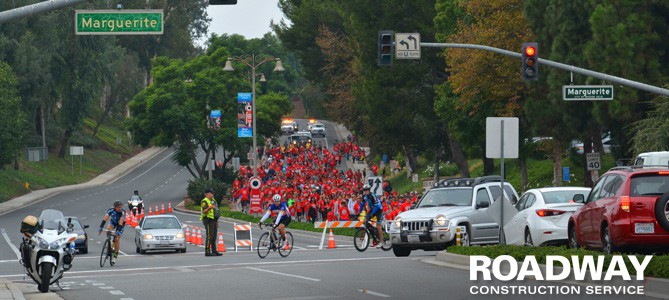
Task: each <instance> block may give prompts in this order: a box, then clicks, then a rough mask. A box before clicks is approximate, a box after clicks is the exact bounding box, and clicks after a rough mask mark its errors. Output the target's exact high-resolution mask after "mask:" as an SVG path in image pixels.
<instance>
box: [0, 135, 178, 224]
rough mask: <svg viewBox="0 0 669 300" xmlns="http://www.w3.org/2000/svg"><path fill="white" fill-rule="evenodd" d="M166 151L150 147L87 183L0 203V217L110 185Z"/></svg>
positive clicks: (50, 189)
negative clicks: (64, 194)
mask: <svg viewBox="0 0 669 300" xmlns="http://www.w3.org/2000/svg"><path fill="white" fill-rule="evenodd" d="M166 149H167V148H157V147H151V148H149V149H147V150H144V151H142V152H141V153H139V154H137V155H135V156H133V157H131V158H129V159H127V160H126V161H124V162H122V163H121V164H119V165H118V166H116V167H114V168H112V169H111V170H109V171H107V172H105V173H103V174H100V175H98V176H97V177H95V178H93V179H91V180H89V181H88V182H84V183H78V184H73V185H66V186H59V187H54V188H49V189H43V190H36V191H32V192H30V193H28V194H25V195H22V196H19V197H16V198H13V199H10V200H7V201H5V202H2V203H0V216H2V215H4V214H7V213H10V212H13V211H15V210H17V209H20V208H23V207H25V206H26V204H27V203H30V204H34V203H37V202H41V201H44V200H46V199H48V198H49V197H51V196H54V195H57V194H60V193H62V192H68V191H74V190H79V189H84V188H88V187H94V186H100V185H105V184H111V183H113V182H114V181H116V180H117V179H119V178H121V177H123V176H124V175H126V174H128V173H130V172H131V171H133V170H134V169H136V168H137V167H139V166H140V165H141V164H142V163H144V162H146V161H148V160H150V159H152V158H154V157H156V156H157V155H158V154H160V153H162V152H163V151H165V150H166Z"/></svg>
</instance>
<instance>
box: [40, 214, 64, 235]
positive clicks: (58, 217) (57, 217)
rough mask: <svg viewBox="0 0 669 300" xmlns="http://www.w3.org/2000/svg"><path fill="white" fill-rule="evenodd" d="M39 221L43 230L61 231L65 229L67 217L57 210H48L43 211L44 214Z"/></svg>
mask: <svg viewBox="0 0 669 300" xmlns="http://www.w3.org/2000/svg"><path fill="white" fill-rule="evenodd" d="M39 220H40V221H41V222H42V228H43V229H48V230H59V231H60V230H61V229H64V228H65V227H64V226H65V224H67V222H66V221H65V216H63V213H62V212H60V211H58V210H55V209H47V210H44V211H42V214H41V215H40V216H39Z"/></svg>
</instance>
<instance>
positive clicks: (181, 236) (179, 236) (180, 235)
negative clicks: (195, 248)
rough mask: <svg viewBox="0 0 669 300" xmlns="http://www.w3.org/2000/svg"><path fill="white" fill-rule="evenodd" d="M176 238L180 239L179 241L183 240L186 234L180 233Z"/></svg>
mask: <svg viewBox="0 0 669 300" xmlns="http://www.w3.org/2000/svg"><path fill="white" fill-rule="evenodd" d="M175 237H176V238H178V239H183V238H184V234H183V233H181V232H179V233H177V235H176V236H175Z"/></svg>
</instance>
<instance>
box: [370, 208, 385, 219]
mask: <svg viewBox="0 0 669 300" xmlns="http://www.w3.org/2000/svg"><path fill="white" fill-rule="evenodd" d="M374 217H376V221H380V220H383V210H381V209H379V210H377V211H376V212H375V213H374V214H373V215H369V219H370V220H372V219H374Z"/></svg>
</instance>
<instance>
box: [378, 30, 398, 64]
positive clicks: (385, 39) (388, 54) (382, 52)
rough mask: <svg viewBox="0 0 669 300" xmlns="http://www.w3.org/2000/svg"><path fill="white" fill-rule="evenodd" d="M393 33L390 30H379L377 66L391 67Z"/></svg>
mask: <svg viewBox="0 0 669 300" xmlns="http://www.w3.org/2000/svg"><path fill="white" fill-rule="evenodd" d="M393 48H394V47H393V32H392V31H391V30H379V42H378V52H379V58H378V59H379V61H378V65H379V66H386V67H389V66H392V65H393Z"/></svg>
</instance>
